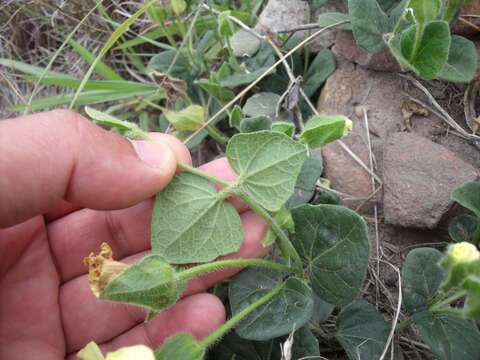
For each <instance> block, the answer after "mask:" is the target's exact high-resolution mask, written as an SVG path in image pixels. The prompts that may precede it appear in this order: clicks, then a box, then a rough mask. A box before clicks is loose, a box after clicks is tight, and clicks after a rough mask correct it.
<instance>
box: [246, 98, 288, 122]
mask: <svg viewBox="0 0 480 360" xmlns="http://www.w3.org/2000/svg"><path fill="white" fill-rule="evenodd" d="M279 101H280V95H277V94H274V93H270V92H261V93H258V94H255V95H253V96H251V97H249V98H248V100H247V101H246V102H245V105H244V106H243V113H244V114H245V115H246V116H259V115H263V116H268V117H270V118H272V119H273V118H274V117H275V113H276V110H277V105H278V103H279Z"/></svg>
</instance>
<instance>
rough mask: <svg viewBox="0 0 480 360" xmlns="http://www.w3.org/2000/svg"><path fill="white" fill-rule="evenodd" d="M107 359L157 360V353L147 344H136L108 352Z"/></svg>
mask: <svg viewBox="0 0 480 360" xmlns="http://www.w3.org/2000/svg"><path fill="white" fill-rule="evenodd" d="M105 360H155V355H154V353H153V351H152V350H151V349H150V348H148V347H146V346H145V345H135V346H129V347H124V348H121V349H120V350H117V351H115V352H111V353H108V354H107V357H106V358H105Z"/></svg>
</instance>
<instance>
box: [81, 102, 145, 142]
mask: <svg viewBox="0 0 480 360" xmlns="http://www.w3.org/2000/svg"><path fill="white" fill-rule="evenodd" d="M85 112H86V113H87V115H88V116H89V117H90V118H91V119H92V120H93V122H94V123H95V124H97V125H100V126H104V127H107V128H109V129H111V130H113V131H115V132H118V133H119V134H121V135H122V136H125V137H126V138H129V139H133V140H147V139H148V138H149V137H148V134H147V133H145V132H143V130H142V129H140V127H139V126H138V125H137V124H135V123H132V122H129V121H125V120H121V119H119V118H117V117H115V116H112V115H110V114H107V113H104V112H102V111H98V110H95V109H94V108H91V107H88V106H86V107H85Z"/></svg>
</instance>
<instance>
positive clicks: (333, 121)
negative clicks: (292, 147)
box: [300, 115, 352, 148]
mask: <svg viewBox="0 0 480 360" xmlns="http://www.w3.org/2000/svg"><path fill="white" fill-rule="evenodd" d="M351 128H352V121H351V120H350V119H348V118H347V117H346V116H343V115H334V116H332V115H317V116H314V117H312V118H311V119H310V120H308V122H307V123H306V124H305V129H304V130H303V132H302V134H301V135H300V139H302V140H303V141H304V142H305V143H307V144H308V146H309V147H310V148H317V147H320V146H323V145H326V144H328V143H330V142H332V141H335V140H338V139H340V138H342V137H343V136H345V135H346V134H347V133H348V131H349V130H351Z"/></svg>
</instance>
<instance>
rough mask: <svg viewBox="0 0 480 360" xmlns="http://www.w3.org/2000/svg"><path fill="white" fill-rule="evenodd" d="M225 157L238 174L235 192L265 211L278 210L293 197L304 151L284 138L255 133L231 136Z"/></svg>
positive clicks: (290, 140) (266, 133) (297, 144)
mask: <svg viewBox="0 0 480 360" xmlns="http://www.w3.org/2000/svg"><path fill="white" fill-rule="evenodd" d="M226 155H227V158H228V162H229V163H230V165H231V166H232V168H233V169H234V170H235V172H236V173H237V174H238V175H239V178H238V180H237V191H238V192H239V193H243V194H246V195H248V196H249V197H250V198H252V199H253V200H255V201H256V202H257V203H259V204H260V205H261V206H263V207H264V208H265V209H267V210H268V211H278V210H280V208H281V207H282V206H283V204H285V202H286V201H287V200H288V198H289V197H290V196H291V195H292V194H293V191H294V187H295V182H296V180H297V177H298V174H299V173H300V169H301V167H302V165H303V162H304V161H305V159H306V157H307V152H306V149H305V147H304V146H303V145H302V144H300V143H298V142H296V141H294V140H292V139H291V138H289V137H288V136H286V135H283V134H280V133H277V132H268V131H259V132H255V133H249V134H237V135H235V136H233V137H232V138H231V140H230V141H229V143H228V146H227V150H226Z"/></svg>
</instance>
